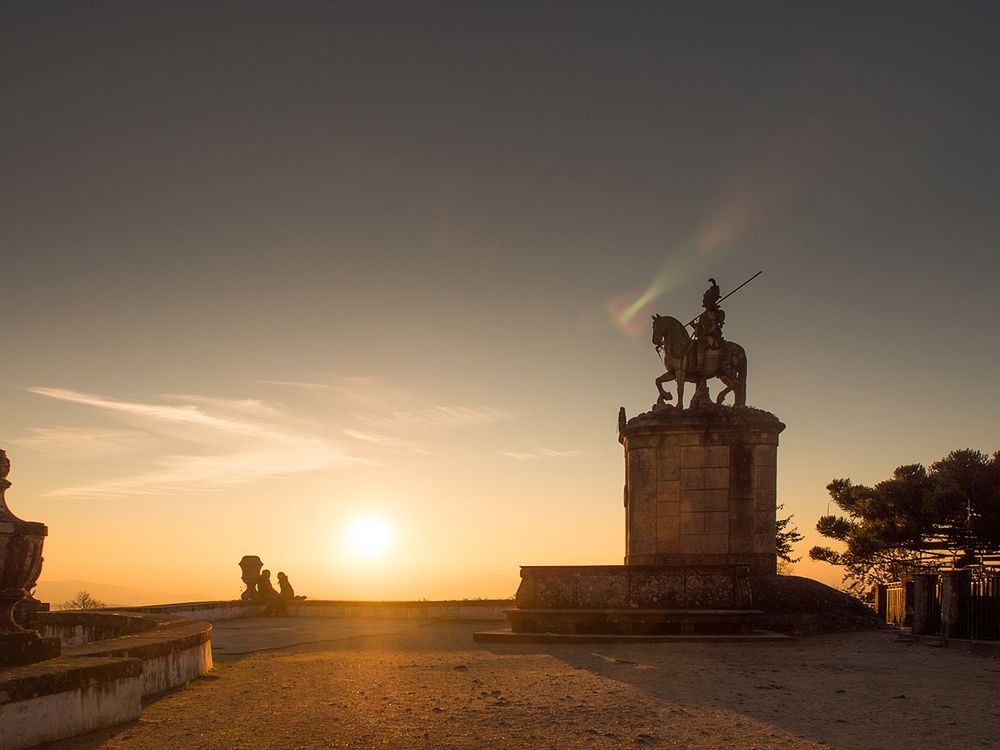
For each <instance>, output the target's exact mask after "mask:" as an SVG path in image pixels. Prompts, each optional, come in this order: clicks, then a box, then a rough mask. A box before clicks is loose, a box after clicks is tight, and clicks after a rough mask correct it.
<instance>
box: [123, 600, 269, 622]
mask: <svg viewBox="0 0 1000 750" xmlns="http://www.w3.org/2000/svg"><path fill="white" fill-rule="evenodd" d="M118 611H120V612H141V613H143V614H150V615H177V616H179V617H190V618H192V619H194V620H204V621H205V622H218V621H219V620H235V619H238V618H240V617H257V616H258V615H262V614H264V605H263V604H257V603H255V602H245V601H243V600H241V599H228V600H222V601H216V602H183V603H180V604H158V605H156V606H152V607H121V608H119V610H118Z"/></svg>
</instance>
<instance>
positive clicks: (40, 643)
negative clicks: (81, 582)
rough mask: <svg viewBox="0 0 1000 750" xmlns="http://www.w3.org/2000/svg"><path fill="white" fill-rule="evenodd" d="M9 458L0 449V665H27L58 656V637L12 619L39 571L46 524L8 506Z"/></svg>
mask: <svg viewBox="0 0 1000 750" xmlns="http://www.w3.org/2000/svg"><path fill="white" fill-rule="evenodd" d="M9 473H10V460H9V459H8V458H7V453H6V452H5V451H3V450H0V666H12V665H15V664H27V663H30V662H34V661H41V660H43V659H51V658H53V657H55V656H58V655H59V639H58V638H41V637H39V635H38V632H37V631H34V630H26V629H25V628H22V627H21V626H20V625H18V624H17V623H16V622H15V621H14V607H16V606H17V604H18V603H19V602H20V601H21V600H22V599H24V598H25V597H26V596H28V590H29V589H30V588H33V587H34V585H35V582H36V581H38V576H39V575H40V574H41V571H42V543H43V542H44V541H45V536H46V535H47V534H48V529H47V528H46V527H45V524H43V523H38V522H36V521H22V520H21V519H20V518H18V517H17V516H15V515H14V514H13V513H12V512H11V510H10V508H8V507H7V499H6V492H7V489H8V488H9V487H10V486H11V483H10V482H9V481H8V480H7V475H8V474H9Z"/></svg>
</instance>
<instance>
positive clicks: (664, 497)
mask: <svg viewBox="0 0 1000 750" xmlns="http://www.w3.org/2000/svg"><path fill="white" fill-rule="evenodd" d="M680 499H681V483H680V482H675V481H666V482H662V481H661V482H657V483H656V500H657V502H661V503H675V502H677V501H679V500H680Z"/></svg>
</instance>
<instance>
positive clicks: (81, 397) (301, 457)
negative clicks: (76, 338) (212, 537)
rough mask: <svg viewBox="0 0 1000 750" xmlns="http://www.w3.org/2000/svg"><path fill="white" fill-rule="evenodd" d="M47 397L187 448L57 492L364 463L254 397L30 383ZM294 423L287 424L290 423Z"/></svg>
mask: <svg viewBox="0 0 1000 750" xmlns="http://www.w3.org/2000/svg"><path fill="white" fill-rule="evenodd" d="M28 390H30V391H31V392H32V393H35V394H38V395H40V396H45V397H47V398H52V399H57V400H60V401H66V402H69V403H74V404H80V405H83V406H88V407H92V408H95V409H99V410H102V411H104V412H106V413H110V414H112V415H115V416H117V417H119V418H121V419H127V420H130V421H131V422H132V423H133V427H138V428H140V429H141V430H143V431H144V432H146V433H148V434H154V435H155V434H157V433H158V432H162V431H163V430H168V431H169V432H170V433H171V437H172V438H173V439H174V440H177V439H178V438H179V439H180V440H181V441H182V442H186V443H188V444H189V445H191V447H192V450H191V451H190V452H186V453H177V454H172V455H166V456H161V457H159V458H156V459H153V460H151V461H150V462H149V464H148V465H147V468H145V469H144V470H141V471H138V472H137V473H131V474H128V475H126V476H120V477H114V478H109V479H106V480H100V481H96V482H92V483H90V484H86V485H82V486H77V487H66V488H62V489H58V490H55V491H53V492H51V493H49V494H51V495H53V496H57V497H94V496H109V495H141V494H161V493H175V492H179V491H183V492H192V491H193V492H214V491H219V490H221V489H225V488H228V487H233V486H237V485H240V484H245V483H249V482H256V481H260V480H262V479H267V478H271V477H278V476H283V475H289V474H297V473H302V472H307V471H317V470H321V469H328V468H331V467H335V466H344V465H349V464H356V463H367V461H366V460H365V459H363V458H360V457H358V456H354V455H352V454H351V453H349V452H348V451H347V450H345V449H344V448H343V447H342V446H341V445H339V444H338V443H336V442H334V441H332V440H330V439H329V438H328V437H327V436H326V434H325V433H324V431H323V430H321V429H318V428H312V429H309V428H308V425H304V424H303V423H302V422H301V420H295V419H294V418H293V417H292V416H291V415H286V414H285V413H283V412H282V411H281V410H279V409H277V408H275V407H273V406H271V405H268V404H265V403H263V402H258V401H256V400H227V399H216V398H212V397H207V396H184V397H168V396H163V397H160V398H163V399H167V400H169V399H170V398H176V399H179V400H185V401H187V402H188V403H181V404H170V403H162V402H159V401H149V402H143V401H126V400H122V399H116V398H112V397H109V396H101V395H95V394H89V393H82V392H80V391H74V390H69V389H65V388H37V387H36V388H29V389H28ZM248 413H249V414H248ZM290 424H292V425H295V427H294V428H293V427H289V425H290Z"/></svg>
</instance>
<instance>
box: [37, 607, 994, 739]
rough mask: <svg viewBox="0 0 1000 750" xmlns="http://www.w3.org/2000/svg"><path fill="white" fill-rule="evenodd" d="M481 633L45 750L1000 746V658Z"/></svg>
mask: <svg viewBox="0 0 1000 750" xmlns="http://www.w3.org/2000/svg"><path fill="white" fill-rule="evenodd" d="M482 628H483V626H482V625H481V624H480V625H475V624H466V623H433V624H425V625H419V626H415V627H413V628H411V629H408V630H406V631H404V632H396V633H390V634H384V635H376V636H371V637H361V638H352V639H349V640H339V641H335V642H331V643H325V644H322V643H320V644H310V645H300V646H293V647H290V648H286V649H282V650H279V651H270V652H262V653H255V654H252V655H249V656H246V657H244V658H239V659H234V660H231V661H228V662H225V663H221V664H219V665H218V666H217V668H216V669H215V671H214V672H213V673H212V674H210V675H208V676H206V677H205V678H203V679H200V680H197V681H195V682H193V683H191V684H190V685H188V686H186V687H184V688H181V689H179V690H175V691H173V692H171V693H168V694H166V695H164V696H160V697H158V698H156V699H154V700H153V701H151V702H150V703H149V704H148V705H147V706H146V707H145V709H144V711H143V714H142V717H141V718H140V719H139V720H138V721H136V722H133V723H131V724H127V725H123V726H121V727H116V728H113V729H109V730H104V731H102V732H96V733H92V734H89V735H84V736H82V737H78V738H75V739H72V740H66V741H63V742H59V743H53V744H51V745H48V746H46V748H48V750H56V749H58V750H83V749H84V748H86V749H88V750H89V749H92V748H108V749H111V748H115V749H118V748H130V749H140V748H142V749H145V748H149V749H150V750H170V749H174V748H208V749H214V748H225V749H227V750H229V749H231V748H233V749H234V748H247V749H248V750H249V749H251V748H252V749H254V750H258V749H264V748H296V749H297V748H532V749H534V748H543V749H544V748H559V749H560V750H561V749H563V748H622V747H628V748H725V749H726V750H734V749H742V748H783V749H797V748H831V747H832V748H880V749H882V748H909V747H930V748H942V749H952V748H954V749H955V750H958V749H959V748H984V747H990V748H1000V661H998V660H997V659H995V658H983V657H977V656H971V655H968V654H966V653H963V651H962V650H961V649H959V648H956V647H950V648H934V647H931V646H928V645H926V644H921V643H906V642H901V641H899V640H898V639H897V637H896V636H895V635H894V634H892V633H887V632H862V633H848V634H843V633H841V634H836V635H823V636H811V637H803V638H798V639H796V640H794V641H789V642H770V643H746V644H741V643H699V644H691V643H672V644H649V645H632V644H627V645H606V646H602V645H594V644H589V645H583V644H579V645H530V646H529V645H495V644H484V645H479V644H474V643H473V642H472V638H471V636H472V632H473V631H474V630H476V629H482Z"/></svg>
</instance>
